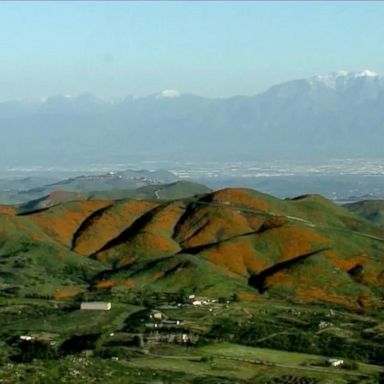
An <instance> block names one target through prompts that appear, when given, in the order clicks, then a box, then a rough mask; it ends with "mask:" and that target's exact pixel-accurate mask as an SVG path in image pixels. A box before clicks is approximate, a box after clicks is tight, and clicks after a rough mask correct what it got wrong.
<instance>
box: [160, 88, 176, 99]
mask: <svg viewBox="0 0 384 384" xmlns="http://www.w3.org/2000/svg"><path fill="white" fill-rule="evenodd" d="M179 96H181V93H180V92H179V91H177V90H175V89H164V90H163V91H161V92H160V93H159V94H158V95H157V98H158V99H163V98H170V99H172V98H174V97H179Z"/></svg>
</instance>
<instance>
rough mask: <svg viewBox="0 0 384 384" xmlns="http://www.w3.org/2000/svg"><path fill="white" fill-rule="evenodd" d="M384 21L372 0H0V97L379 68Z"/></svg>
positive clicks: (236, 84) (149, 90)
mask: <svg viewBox="0 0 384 384" xmlns="http://www.w3.org/2000/svg"><path fill="white" fill-rule="evenodd" d="M383 20H384V2H379V1H378V2H376V1H373V2H367V1H361V2H359V1H352V2H348V1H340V2H332V1H324V2H322V1H310V2H304V1H297V2H288V1H275V2H262V1H254V2H251V1H245V2H241V1H236V2H235V1H223V2H222V1H212V2H210V1H191V2H185V1H168V2H167V1H164V2H163V1H154V2H150V1H147V2H133V1H127V2H124V1H117V2H113V1H105V2H104V1H96V2H92V1H84V2H82V1H58V2H55V1H51V2H49V1H42V2H36V1H25V2H22V1H19V2H12V1H9V2H7V1H1V2H0V36H1V37H0V49H1V50H0V52H1V53H0V101H4V100H10V99H24V98H28V99H30V98H41V97H47V96H52V95H57V94H69V95H78V94H81V93H92V94H94V95H97V96H99V97H104V98H111V97H122V96H127V95H136V96H144V95H149V94H153V93H157V92H159V91H161V90H163V89H175V90H178V91H180V92H182V93H193V94H197V95H202V96H206V97H228V96H232V95H238V94H243V95H254V94H257V93H259V92H262V91H264V90H266V89H267V88H268V87H270V86H272V85H274V84H277V83H281V82H284V81H289V80H292V79H297V78H305V77H310V76H313V75H316V74H325V73H328V72H333V71H337V70H350V71H355V70H362V69H372V70H374V71H376V72H378V73H381V74H384V23H383Z"/></svg>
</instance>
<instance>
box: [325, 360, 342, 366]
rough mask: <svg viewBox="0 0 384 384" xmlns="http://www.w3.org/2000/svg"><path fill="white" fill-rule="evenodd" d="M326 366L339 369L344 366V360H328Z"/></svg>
mask: <svg viewBox="0 0 384 384" xmlns="http://www.w3.org/2000/svg"><path fill="white" fill-rule="evenodd" d="M328 364H329V365H331V366H332V367H341V366H342V365H343V364H344V360H341V359H328Z"/></svg>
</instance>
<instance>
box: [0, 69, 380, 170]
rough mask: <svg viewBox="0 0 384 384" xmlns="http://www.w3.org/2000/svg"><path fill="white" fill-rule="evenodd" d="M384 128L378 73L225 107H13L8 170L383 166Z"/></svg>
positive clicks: (187, 98) (63, 103) (332, 78)
mask: <svg viewBox="0 0 384 384" xmlns="http://www.w3.org/2000/svg"><path fill="white" fill-rule="evenodd" d="M383 123H384V80H383V77H381V76H379V75H377V74H376V73H374V72H372V71H368V70H365V71H361V72H355V73H350V72H343V71H341V72H336V73H332V74H329V75H325V76H314V77H312V78H309V79H301V80H294V81H290V82H286V83H283V84H279V85H275V86H273V87H271V88H270V89H268V90H267V91H266V92H264V93H261V94H259V95H256V96H234V97H230V98H223V99H208V98H204V97H199V96H195V95H189V94H180V93H179V92H177V91H172V90H165V91H162V92H161V93H159V94H154V95H150V96H147V97H142V98H136V97H127V98H125V99H121V100H101V99H98V98H96V97H94V96H92V95H81V96H78V97H69V96H55V97H49V98H47V99H44V100H39V101H8V102H3V103H0V133H1V137H2V142H3V146H2V151H1V153H0V165H4V164H9V163H12V162H13V163H14V162H19V163H21V162H29V163H31V162H32V163H39V164H42V163H44V164H57V163H63V162H65V163H75V162H87V161H89V162H91V161H95V160H97V161H111V160H113V161H116V160H121V159H125V158H127V157H139V158H151V159H156V158H162V159H175V160H177V159H184V160H185V159H195V160H196V159H199V160H204V159H227V160H228V159H229V160H230V159H237V160H241V159H264V160H265V159H276V158H280V159H307V158H312V159H313V158H326V157H337V158H346V157H381V156H382V148H383V146H384V135H383Z"/></svg>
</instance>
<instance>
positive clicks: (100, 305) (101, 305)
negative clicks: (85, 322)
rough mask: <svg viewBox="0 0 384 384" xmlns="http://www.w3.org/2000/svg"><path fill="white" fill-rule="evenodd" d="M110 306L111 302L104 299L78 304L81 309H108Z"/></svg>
mask: <svg viewBox="0 0 384 384" xmlns="http://www.w3.org/2000/svg"><path fill="white" fill-rule="evenodd" d="M111 307H112V304H111V303H109V302H106V301H88V302H84V303H81V305H80V309H81V310H82V311H109V310H110V309H111Z"/></svg>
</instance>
